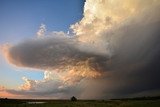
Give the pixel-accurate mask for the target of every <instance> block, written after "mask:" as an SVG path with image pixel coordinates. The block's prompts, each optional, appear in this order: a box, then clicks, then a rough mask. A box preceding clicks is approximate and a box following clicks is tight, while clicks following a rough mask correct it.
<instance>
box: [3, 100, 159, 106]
mask: <svg viewBox="0 0 160 107" xmlns="http://www.w3.org/2000/svg"><path fill="white" fill-rule="evenodd" d="M0 107H160V100H113V101H76V102H71V101H69V100H64V101H63V100H62V101H60V100H59V101H58V100H57V101H56V100H55V101H47V103H44V104H27V103H18V102H11V103H9V102H7V103H6V102H5V103H2V102H0Z"/></svg>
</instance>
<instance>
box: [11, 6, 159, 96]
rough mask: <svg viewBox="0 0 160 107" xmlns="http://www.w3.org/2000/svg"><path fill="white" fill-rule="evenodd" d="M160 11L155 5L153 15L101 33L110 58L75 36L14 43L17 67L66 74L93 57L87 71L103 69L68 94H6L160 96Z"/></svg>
mask: <svg viewBox="0 0 160 107" xmlns="http://www.w3.org/2000/svg"><path fill="white" fill-rule="evenodd" d="M158 9H159V8H157V7H156V8H155V10H154V9H153V10H154V12H151V11H149V12H147V13H145V14H143V15H141V16H140V19H139V17H138V18H135V19H133V20H130V21H128V22H127V23H126V24H124V25H122V26H120V27H119V28H116V29H113V30H112V31H107V33H106V32H104V33H103V35H102V38H103V42H106V41H107V42H109V44H110V45H109V46H110V48H111V50H113V53H112V56H111V57H108V55H107V54H106V55H105V54H100V53H101V52H98V49H97V48H93V47H92V45H83V44H82V43H81V42H78V41H77V39H75V38H66V37H62V38H61V37H56V36H55V37H54V36H53V37H45V38H40V39H31V40H27V41H23V42H22V43H19V44H17V45H14V46H13V47H11V48H10V49H9V56H10V58H11V59H12V60H11V61H12V63H13V64H16V65H17V66H21V67H30V68H35V69H43V70H46V69H49V70H51V69H53V70H54V69H56V68H58V69H60V70H62V71H66V69H67V68H66V66H77V63H79V62H81V61H86V60H88V59H89V61H88V66H89V68H90V69H91V70H92V69H94V70H95V71H97V72H99V71H100V72H101V73H102V76H101V77H100V78H91V79H84V80H83V81H80V83H79V84H78V86H75V88H74V87H71V88H66V90H56V89H55V90H53V91H48V90H46V91H45V92H42V91H40V92H37V91H33V92H29V91H16V90H8V92H10V93H15V94H25V95H26V94H36V95H44V94H50V93H63V94H62V96H65V95H71V94H72V93H74V94H76V95H78V96H80V97H81V98H112V97H127V96H132V95H134V96H135V95H139V93H143V92H148V93H145V94H144V95H149V94H150V93H149V92H152V91H153V90H158V92H159V90H160V78H159V76H160V54H159V53H160V19H159V17H160V16H159V15H158V14H155V13H157V11H158ZM153 10H152V11H153ZM146 16H148V17H147V18H146ZM108 36H109V37H108ZM108 38H109V40H108ZM106 49H108V47H106ZM19 62H20V64H19ZM66 72H67V71H66ZM75 72H76V71H75ZM78 89H81V91H77V90H78ZM157 94H158V93H157ZM150 95H151V94H150Z"/></svg>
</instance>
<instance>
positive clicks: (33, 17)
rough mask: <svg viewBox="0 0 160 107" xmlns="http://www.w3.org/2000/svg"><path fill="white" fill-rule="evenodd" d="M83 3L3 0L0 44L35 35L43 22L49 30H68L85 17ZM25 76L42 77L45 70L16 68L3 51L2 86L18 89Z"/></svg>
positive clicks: (79, 0)
mask: <svg viewBox="0 0 160 107" xmlns="http://www.w3.org/2000/svg"><path fill="white" fill-rule="evenodd" d="M83 5H84V0H0V14H1V16H0V45H2V44H5V43H13V44H14V43H17V42H19V41H22V40H25V39H27V38H33V37H34V36H35V35H36V32H37V31H38V29H39V26H40V25H41V23H43V24H45V25H46V27H47V31H64V32H67V31H68V30H69V27H70V25H71V24H74V23H75V22H77V21H79V20H80V19H81V18H82V16H83ZM22 71H23V72H22ZM23 76H25V77H27V78H30V79H37V80H40V79H42V78H43V72H41V71H35V72H31V70H28V69H18V68H16V69H15V67H14V66H12V65H9V64H8V63H7V62H6V61H5V59H4V58H3V57H2V55H1V54H0V78H1V79H0V85H3V86H6V87H7V88H15V87H17V86H19V85H20V84H22V83H23V81H22V79H21V78H22V77H23ZM7 83H10V84H7Z"/></svg>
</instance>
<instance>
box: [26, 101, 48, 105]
mask: <svg viewBox="0 0 160 107" xmlns="http://www.w3.org/2000/svg"><path fill="white" fill-rule="evenodd" d="M44 103H46V102H36V101H34V102H27V104H44Z"/></svg>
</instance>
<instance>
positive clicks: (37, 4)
mask: <svg viewBox="0 0 160 107" xmlns="http://www.w3.org/2000/svg"><path fill="white" fill-rule="evenodd" d="M83 2H84V0H69V1H68V0H1V1H0V14H1V17H0V23H1V24H0V37H1V39H0V43H6V42H15V41H17V40H21V39H25V38H28V37H32V36H34V34H35V33H36V31H37V29H38V27H39V26H40V24H41V23H44V24H45V25H46V26H47V30H48V31H66V32H67V31H68V29H69V26H70V25H71V24H74V23H75V22H77V21H78V20H80V19H81V18H82V12H83ZM15 38H16V39H15Z"/></svg>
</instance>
